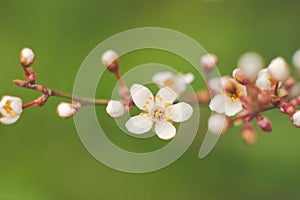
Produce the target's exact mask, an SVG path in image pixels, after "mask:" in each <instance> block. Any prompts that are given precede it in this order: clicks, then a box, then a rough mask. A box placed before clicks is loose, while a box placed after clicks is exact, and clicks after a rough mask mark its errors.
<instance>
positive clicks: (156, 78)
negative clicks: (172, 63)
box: [152, 72, 173, 86]
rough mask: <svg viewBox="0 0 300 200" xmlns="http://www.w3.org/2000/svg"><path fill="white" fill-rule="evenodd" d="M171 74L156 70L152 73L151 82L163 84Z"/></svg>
mask: <svg viewBox="0 0 300 200" xmlns="http://www.w3.org/2000/svg"><path fill="white" fill-rule="evenodd" d="M172 76H173V74H172V73H171V72H158V73H156V74H154V75H153V77H152V82H153V83H155V84H157V85H158V86H164V83H165V82H166V81H167V80H168V79H170V78H172Z"/></svg>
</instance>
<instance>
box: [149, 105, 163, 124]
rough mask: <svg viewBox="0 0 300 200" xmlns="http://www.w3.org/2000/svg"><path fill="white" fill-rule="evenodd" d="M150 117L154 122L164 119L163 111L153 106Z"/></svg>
mask: <svg viewBox="0 0 300 200" xmlns="http://www.w3.org/2000/svg"><path fill="white" fill-rule="evenodd" d="M150 115H151V118H152V120H153V121H154V122H158V121H161V120H164V119H165V110H164V109H163V108H162V107H161V106H154V107H153V108H152V110H151V112H150Z"/></svg>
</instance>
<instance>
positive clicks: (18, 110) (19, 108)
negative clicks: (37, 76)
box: [10, 98, 22, 114]
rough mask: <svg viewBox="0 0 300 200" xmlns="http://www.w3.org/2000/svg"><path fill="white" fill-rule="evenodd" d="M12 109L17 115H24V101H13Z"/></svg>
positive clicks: (16, 99)
mask: <svg viewBox="0 0 300 200" xmlns="http://www.w3.org/2000/svg"><path fill="white" fill-rule="evenodd" d="M10 107H11V108H12V109H13V110H14V111H15V112H16V114H21V113H22V100H21V99H20V98H15V99H13V101H11V104H10Z"/></svg>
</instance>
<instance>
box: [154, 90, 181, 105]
mask: <svg viewBox="0 0 300 200" xmlns="http://www.w3.org/2000/svg"><path fill="white" fill-rule="evenodd" d="M176 98H177V95H176V93H175V92H174V91H173V90H172V89H171V88H169V87H163V88H161V89H160V90H159V91H158V93H157V95H156V96H155V102H156V103H157V104H158V105H161V106H165V104H172V103H173V102H174V101H175V100H176Z"/></svg>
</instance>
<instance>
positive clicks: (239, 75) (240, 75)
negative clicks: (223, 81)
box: [232, 68, 249, 85]
mask: <svg viewBox="0 0 300 200" xmlns="http://www.w3.org/2000/svg"><path fill="white" fill-rule="evenodd" d="M232 77H233V78H234V79H235V80H236V81H237V82H238V83H240V84H242V85H246V84H247V83H248V82H249V79H248V77H246V76H245V74H244V72H243V70H241V69H239V68H236V69H235V70H233V72H232Z"/></svg>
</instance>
